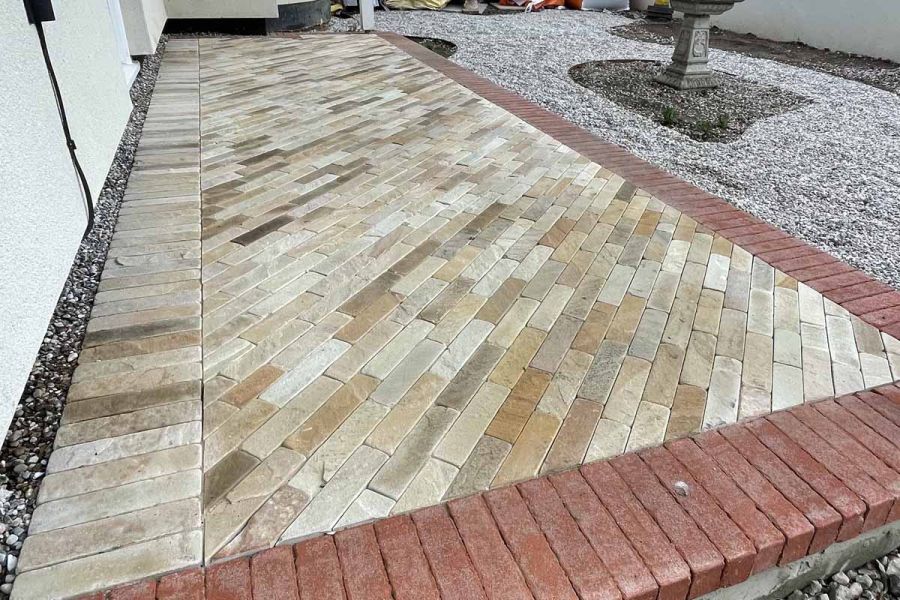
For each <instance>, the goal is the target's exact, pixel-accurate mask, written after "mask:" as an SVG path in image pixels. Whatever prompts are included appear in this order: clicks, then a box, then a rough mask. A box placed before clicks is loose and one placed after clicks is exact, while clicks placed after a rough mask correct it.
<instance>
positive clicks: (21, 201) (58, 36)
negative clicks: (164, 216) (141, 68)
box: [0, 0, 131, 432]
mask: <svg viewBox="0 0 900 600" xmlns="http://www.w3.org/2000/svg"><path fill="white" fill-rule="evenodd" d="M54 8H55V10H56V15H57V21H56V22H54V23H49V24H47V25H46V34H47V43H48V46H49V49H50V55H51V58H52V60H53V64H54V68H55V69H56V73H57V78H58V79H59V85H60V88H61V89H62V94H63V97H64V99H65V103H66V109H67V111H68V116H69V124H70V127H71V130H72V136H73V137H74V139H75V141H76V142H77V144H78V156H79V158H80V160H81V165H82V167H83V168H84V171H85V174H86V175H87V178H88V181H89V183H90V186H91V191H92V193H93V194H94V198H95V199H96V195H97V194H98V193H99V192H100V189H101V188H102V186H103V181H104V179H105V178H106V174H107V172H108V171H109V165H110V163H111V162H112V159H113V155H114V153H115V151H116V147H117V146H118V144H119V138H120V136H121V135H122V131H123V129H124V127H125V123H126V121H127V120H128V115H129V113H130V112H131V103H130V100H129V97H128V87H127V85H126V82H125V78H124V77H123V75H122V67H121V65H120V64H119V62H118V60H117V56H118V53H117V49H116V46H115V36H114V35H113V30H112V24H111V22H110V17H109V11H108V8H107V3H106V0H86V1H85V2H82V3H78V5H77V6H76V5H75V4H73V3H60V5H59V6H55V7H54ZM0 55H2V56H3V59H2V60H0V97H2V98H3V101H2V102H0V123H2V135H0V164H2V165H3V168H2V169H0V190H3V192H2V194H0V214H2V215H3V217H2V223H3V225H2V227H0V291H2V293H0V310H2V314H3V319H2V320H0V339H2V340H4V343H2V344H0V361H2V364H3V370H2V373H0V430H2V431H4V432H5V431H6V429H7V427H8V425H9V422H10V419H11V417H12V414H13V412H14V411H15V407H16V403H17V402H18V401H19V396H20V394H21V393H22V388H23V387H24V385H25V381H26V379H27V377H28V373H29V371H30V370H31V367H32V364H33V361H34V357H35V355H36V354H37V349H38V347H39V345H40V343H41V339H42V338H43V336H44V333H45V332H46V331H47V321H48V319H49V318H50V315H52V314H53V308H54V307H55V306H56V301H57V299H58V296H59V292H60V290H61V288H62V284H63V282H64V281H65V279H66V276H67V275H68V272H69V266H70V265H71V263H72V257H73V256H74V254H75V250H76V248H77V247H78V242H79V240H80V239H81V234H82V233H83V232H84V226H85V223H86V211H85V206H84V200H83V198H82V195H81V192H80V190H79V185H78V181H77V179H76V175H75V171H74V169H73V168H72V163H71V162H70V160H69V153H68V150H67V149H66V144H65V138H64V137H63V133H62V128H61V126H60V124H59V116H58V115H57V111H56V104H55V101H54V99H53V92H52V90H51V87H50V79H49V77H48V75H47V69H46V67H45V66H44V60H43V57H42V56H41V48H40V45H39V43H38V38H37V34H36V33H35V30H34V27H33V26H31V25H29V24H28V21H27V19H26V17H25V9H24V5H23V4H22V3H21V2H3V3H0ZM13 57H14V58H13ZM9 340H15V341H16V343H6V342H7V341H9Z"/></svg>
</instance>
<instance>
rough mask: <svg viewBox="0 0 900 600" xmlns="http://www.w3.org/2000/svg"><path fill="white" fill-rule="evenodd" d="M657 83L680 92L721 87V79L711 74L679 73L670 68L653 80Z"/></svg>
mask: <svg viewBox="0 0 900 600" xmlns="http://www.w3.org/2000/svg"><path fill="white" fill-rule="evenodd" d="M653 79H654V80H655V81H658V82H659V83H662V84H664V85H667V86H669V87H673V88H676V89H679V90H703V89H710V88H716V87H719V78H718V77H716V76H715V75H713V74H712V72H709V73H688V74H684V73H678V72H676V71H673V70H672V66H669V68H667V69H666V70H665V71H663V72H662V73H660V74H659V75H657V76H656V77H654V78H653Z"/></svg>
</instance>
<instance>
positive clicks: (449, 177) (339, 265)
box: [15, 35, 900, 598]
mask: <svg viewBox="0 0 900 600" xmlns="http://www.w3.org/2000/svg"><path fill="white" fill-rule="evenodd" d="M348 56H352V57H353V60H347V58H346V57H348ZM198 208H199V210H198ZM698 218H699V217H698ZM741 218H742V219H743V220H744V221H746V220H747V219H746V216H744V217H741ZM765 243H767V242H762V244H765ZM781 243H782V242H781V241H778V242H777V248H783V247H784V246H782V245H781ZM771 249H772V250H775V249H776V242H773V247H772V248H771ZM814 258H815V257H814ZM805 261H806V259H805V258H804V259H802V260H801V262H805ZM817 261H819V259H818V258H815V259H814V260H810V261H809V266H811V267H812V268H813V269H816V268H817V267H816V266H815V265H818V264H819V262H817ZM785 268H787V267H785ZM828 274H831V273H830V272H829V273H828ZM851 275H852V274H851ZM821 276H822V277H825V275H824V274H823V275H821ZM798 277H799V275H798ZM838 277H839V278H840V276H838ZM865 285H869V286H870V287H871V284H865ZM201 288H202V291H201ZM856 297H860V296H856ZM198 300H202V303H201V302H198ZM861 302H862V301H861ZM201 306H202V340H201V331H200V327H201V319H200V318H198V317H200V316H201ZM876 308H878V307H876ZM876 308H872V309H871V310H873V311H874V310H876ZM878 314H879V315H880V314H881V313H878ZM891 315H893V313H891ZM865 316H866V315H864V317H865ZM876 316H877V315H876ZM888 316H890V315H888ZM891 318H893V317H891ZM895 321H896V320H894V321H891V323H887V322H886V323H887V324H888V325H891V324H892V323H894V322H895ZM891 326H893V325H891ZM201 342H202V343H201ZM86 346H87V347H88V349H87V350H86V351H85V352H84V354H83V355H82V356H81V358H80V361H81V363H82V364H81V365H80V366H79V369H78V371H77V372H76V376H75V385H73V388H72V392H71V393H70V399H69V400H70V403H69V406H67V408H66V415H65V418H64V421H65V425H64V426H63V428H62V429H61V430H60V434H59V437H58V439H57V446H58V449H57V450H56V451H55V453H54V455H53V457H52V458H51V461H50V463H51V464H50V465H49V466H48V475H47V477H46V480H45V482H44V484H43V486H42V488H41V498H40V506H39V507H38V510H37V511H36V512H35V516H34V521H33V524H32V531H31V535H30V536H29V538H28V539H27V540H26V544H25V549H24V552H23V555H22V560H21V561H20V572H21V575H19V577H18V578H17V583H16V592H15V593H16V594H17V596H16V597H21V598H29V597H38V596H40V597H58V596H64V595H66V593H77V592H81V591H87V590H96V589H100V588H102V587H107V586H112V585H116V584H118V583H121V582H124V581H128V580H134V579H138V578H140V577H143V576H146V575H150V574H154V573H161V572H166V571H171V570H175V569H178V568H181V567H183V566H185V565H188V564H198V563H200V562H201V561H203V560H207V561H213V560H218V559H222V558H227V557H232V556H237V555H240V554H245V553H248V552H251V551H254V550H259V549H262V548H266V547H269V546H272V545H274V544H276V543H278V542H285V541H289V540H296V539H299V538H303V537H307V536H310V535H313V534H316V533H320V532H323V531H330V530H333V529H338V528H344V527H346V526H349V525H352V524H354V523H359V522H363V521H367V520H372V519H375V518H378V517H382V516H386V515H389V514H398V513H403V512H407V511H410V510H412V509H414V508H418V507H421V506H427V505H433V504H437V503H439V502H441V501H442V500H445V499H448V498H454V497H459V496H464V495H467V494H471V493H474V492H478V491H483V490H486V489H490V488H498V487H501V486H504V485H505V484H508V483H512V482H516V481H520V480H524V479H528V478H530V477H533V476H535V475H537V474H543V473H549V472H555V471H559V470H562V469H564V468H566V467H571V466H574V465H578V464H580V463H583V462H586V461H593V460H597V459H601V458H606V457H612V456H617V455H619V454H622V453H623V452H626V451H630V450H636V449H640V448H645V447H649V446H656V445H658V444H660V443H661V442H663V441H664V440H673V439H674V438H680V437H684V436H686V435H688V434H691V433H694V432H697V431H700V430H703V429H710V428H714V427H718V426H720V425H723V424H727V423H733V422H735V421H737V420H741V419H745V418H747V417H752V416H757V415H763V414H767V413H770V412H772V411H775V410H779V409H782V408H788V407H792V406H796V405H800V404H802V403H804V402H806V401H811V400H816V399H821V398H827V397H831V396H834V395H842V394H847V393H852V392H857V391H859V390H862V389H865V388H869V387H873V386H877V385H881V384H884V383H888V382H891V381H893V380H896V379H900V343H898V342H897V340H895V339H894V338H893V337H890V336H889V335H887V334H882V333H880V332H879V331H878V330H877V329H876V328H875V327H873V326H872V325H869V324H867V323H866V322H864V321H863V320H860V319H859V318H857V317H855V316H853V315H851V313H849V312H847V310H845V309H844V308H841V307H840V306H838V305H837V304H834V303H833V302H831V301H830V300H828V299H826V298H823V296H822V295H821V294H820V293H819V292H817V291H815V290H814V289H813V288H812V287H809V286H807V285H806V284H804V283H801V282H799V281H797V280H796V279H794V278H792V277H790V276H788V275H786V274H785V273H783V272H781V271H779V270H777V269H775V268H773V267H772V266H771V265H770V264H768V263H766V262H765V261H763V260H760V259H759V258H758V257H755V256H754V255H753V254H751V253H750V252H748V251H746V250H744V249H743V248H741V247H740V246H739V245H734V244H732V243H731V242H730V241H728V240H727V239H726V238H724V237H722V236H721V235H717V234H716V233H715V232H714V231H713V230H710V229H707V228H706V227H704V226H703V225H701V224H699V223H698V222H697V221H695V220H694V219H692V218H690V217H688V216H686V215H684V214H681V213H680V212H679V211H678V210H676V209H675V208H673V207H672V206H671V205H667V204H665V203H664V202H662V201H661V200H660V199H658V198H656V197H654V196H652V195H651V194H650V193H647V192H645V191H644V190H642V189H640V188H637V187H635V186H634V185H632V184H631V183H629V182H628V181H626V180H624V179H623V178H622V177H619V176H617V175H615V174H614V173H613V172H612V171H610V170H608V169H606V168H604V167H603V166H602V165H599V164H595V163H593V162H591V161H590V160H588V159H587V158H585V157H584V156H583V155H581V154H579V153H578V152H576V151H574V150H572V149H571V148H569V147H567V146H565V145H563V144H561V143H560V142H558V141H556V140H554V139H553V138H552V137H550V136H548V135H547V134H545V133H542V132H541V131H539V130H537V129H535V128H534V127H533V126H532V125H529V124H528V123H526V122H524V121H522V120H520V119H519V118H518V117H516V116H513V115H512V114H510V113H509V112H506V111H505V110H504V109H502V108H500V107H498V106H495V105H493V104H491V103H489V102H487V101H486V100H484V99H482V98H481V97H479V96H477V95H476V94H474V93H473V92H471V91H469V90H468V89H466V88H465V87H462V86H461V85H459V84H458V83H456V82H454V81H453V80H452V79H450V78H448V77H447V76H445V75H443V74H441V73H439V72H437V71H434V70H432V69H431V68H429V67H427V66H425V64H423V63H421V62H419V61H417V60H415V59H414V58H412V57H410V56H408V55H406V54H404V53H402V52H401V51H399V50H398V49H397V48H396V47H394V46H393V45H391V44H389V43H388V42H386V41H384V40H382V39H379V38H376V37H372V36H320V35H313V36H301V37H300V39H272V38H252V39H246V38H245V39H228V38H218V39H215V38H210V39H201V40H177V41H174V42H173V43H172V44H171V45H170V48H169V51H168V53H167V55H166V58H165V61H164V64H163V69H162V71H161V75H160V81H159V84H158V87H157V90H156V92H155V95H154V99H153V104H152V106H151V111H150V114H149V116H148V121H147V126H146V127H145V134H144V140H143V141H142V144H141V149H140V151H139V154H138V162H137V165H136V169H135V172H134V174H133V175H132V180H131V182H130V184H129V192H128V195H127V198H126V202H125V204H124V205H123V212H122V218H121V219H120V223H119V227H118V229H117V231H116V236H115V239H114V241H113V250H112V251H111V255H110V262H109V263H108V265H107V268H106V270H105V272H104V276H103V282H102V284H101V293H100V294H99V295H98V303H97V306H96V307H95V309H94V314H93V317H92V321H91V324H90V327H89V335H88V340H87V341H86ZM201 353H202V363H201V357H200V354H201ZM201 364H202V368H201ZM201 371H202V372H201ZM201 382H202V442H203V449H202V456H201V452H200V445H199V442H200V436H201V433H200V427H199V424H198V423H197V419H198V418H199V417H200V412H201V410H200V409H201V407H200V393H201V392H200V388H201ZM760 435H762V434H760ZM717 439H718V438H717ZM730 441H731V442H732V443H733V444H737V445H739V440H730ZM741 443H745V442H741ZM746 443H749V442H746ZM773 443H774V442H773ZM747 447H749V446H747ZM750 455H752V453H750ZM623 460H624V459H623ZM201 463H202V464H201ZM622 464H624V463H622ZM598 468H599V467H598ZM759 468H761V469H762V466H760V467H759ZM201 476H202V487H201ZM201 489H202V492H201ZM201 504H202V511H203V525H202V530H201V529H200V527H201V525H200V511H201V508H200V507H201ZM501 512H502V511H501ZM817 526H818V525H817ZM201 531H202V539H203V542H202V543H203V545H204V548H203V549H201V548H200V545H201V541H200V540H201Z"/></svg>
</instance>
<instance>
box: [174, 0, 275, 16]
mask: <svg viewBox="0 0 900 600" xmlns="http://www.w3.org/2000/svg"><path fill="white" fill-rule="evenodd" d="M166 12H167V13H168V15H169V18H170V19H247V18H260V17H266V18H274V17H277V16H278V3H277V1H276V0H166Z"/></svg>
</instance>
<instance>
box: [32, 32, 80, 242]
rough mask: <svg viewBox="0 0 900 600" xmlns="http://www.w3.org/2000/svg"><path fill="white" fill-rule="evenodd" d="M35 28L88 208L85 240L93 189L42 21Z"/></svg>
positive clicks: (67, 143) (70, 154)
mask: <svg viewBox="0 0 900 600" xmlns="http://www.w3.org/2000/svg"><path fill="white" fill-rule="evenodd" d="M34 26H35V27H36V28H37V34H38V39H39V40H40V42H41V51H42V52H43V53H44V63H45V64H46V65H47V73H49V74H50V84H51V85H52V86H53V95H54V97H55V98H56V108H57V110H58V111H59V119H60V121H61V122H62V128H63V134H64V135H65V136H66V146H67V147H68V148H69V156H70V157H71V159H72V166H73V167H75V172H76V173H77V174H78V179H79V181H80V182H81V188H82V192H83V193H84V203H85V206H86V207H87V214H88V221H87V227H85V229H84V235H82V236H81V239H82V240H84V239H85V238H86V237H87V236H88V233H90V231H91V229H93V227H94V202H93V201H92V200H91V188H90V187H88V182H87V177H85V175H84V170H82V168H81V163H79V162H78V155H77V154H76V153H75V150H76V148H77V147H76V146H75V140H73V139H72V133H71V132H70V131H69V119H68V118H67V117H66V107H65V106H64V105H63V100H62V94H61V93H60V91H59V83H58V82H57V81H56V73H55V72H54V71H53V63H52V62H51V61H50V52H49V50H47V38H46V37H44V27H43V25H42V24H41V21H40V20H36V21H35V23H34Z"/></svg>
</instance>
